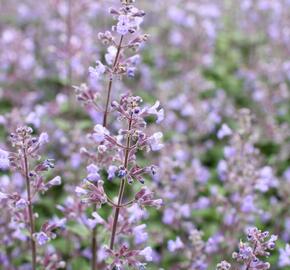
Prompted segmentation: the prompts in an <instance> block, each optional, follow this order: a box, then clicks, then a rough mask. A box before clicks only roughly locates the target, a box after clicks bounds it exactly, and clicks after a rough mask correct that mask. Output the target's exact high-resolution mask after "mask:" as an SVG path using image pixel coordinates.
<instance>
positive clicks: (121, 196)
mask: <svg viewBox="0 0 290 270" xmlns="http://www.w3.org/2000/svg"><path fill="white" fill-rule="evenodd" d="M131 128H132V118H130V119H129V127H128V132H129V133H128V136H127V143H126V150H125V159H124V167H125V169H126V170H127V169H128V163H129V153H130V141H131V134H130V131H131ZM125 186H126V178H122V180H121V185H120V189H119V195H118V204H117V206H118V207H117V208H116V209H115V214H114V221H113V228H112V234H111V241H110V249H111V250H113V249H114V243H115V237H116V231H117V226H118V219H119V213H120V208H121V205H122V201H123V196H124V191H125Z"/></svg>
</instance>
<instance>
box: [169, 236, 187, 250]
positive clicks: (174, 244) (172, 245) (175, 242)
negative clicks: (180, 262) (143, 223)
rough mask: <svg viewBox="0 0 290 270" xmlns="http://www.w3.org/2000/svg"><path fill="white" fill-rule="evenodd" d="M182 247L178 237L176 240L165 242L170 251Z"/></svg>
mask: <svg viewBox="0 0 290 270" xmlns="http://www.w3.org/2000/svg"><path fill="white" fill-rule="evenodd" d="M183 247H184V244H183V242H182V241H181V239H180V238H179V237H177V238H176V240H169V241H168V243H167V248H168V250H169V251H170V252H175V251H176V250H178V249H182V248H183Z"/></svg>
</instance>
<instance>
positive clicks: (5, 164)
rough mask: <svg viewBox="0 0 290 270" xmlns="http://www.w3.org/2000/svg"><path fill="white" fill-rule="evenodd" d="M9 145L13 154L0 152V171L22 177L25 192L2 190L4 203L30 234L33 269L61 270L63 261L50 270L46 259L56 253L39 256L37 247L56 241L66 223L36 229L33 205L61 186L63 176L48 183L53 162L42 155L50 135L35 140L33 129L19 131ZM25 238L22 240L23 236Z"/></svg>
mask: <svg viewBox="0 0 290 270" xmlns="http://www.w3.org/2000/svg"><path fill="white" fill-rule="evenodd" d="M10 141H11V144H12V147H13V149H14V151H11V152H8V151H4V150H1V151H0V153H1V155H0V166H1V169H8V168H11V169H12V170H13V171H15V172H18V173H20V175H21V177H22V180H23V181H25V184H26V187H25V192H24V191H23V192H17V190H15V191H12V192H9V191H8V190H7V191H5V190H3V191H2V190H1V192H0V194H1V201H5V202H6V204H7V205H8V207H9V209H10V213H11V218H12V220H13V223H14V224H17V225H16V226H18V228H19V229H21V230H22V229H25V230H27V231H28V235H29V237H28V238H29V241H30V250H31V269H33V270H35V269H37V265H42V266H43V267H44V269H59V268H60V267H64V266H65V263H64V262H62V261H61V259H60V258H59V259H57V260H56V259H54V261H55V263H54V265H55V267H50V268H48V267H47V265H48V264H49V263H48V262H47V260H48V257H47V256H54V257H55V256H57V254H56V253H54V252H53V253H51V254H50V255H46V254H45V255H44V257H41V256H38V255H41V254H38V247H39V246H43V245H44V244H46V243H47V242H49V241H50V240H51V239H54V238H55V237H56V230H57V229H59V228H61V227H63V226H64V223H65V220H52V221H47V222H45V223H44V224H43V225H42V226H41V228H40V231H38V230H37V227H36V219H37V217H38V214H37V213H36V212H35V209H34V204H35V202H36V201H37V199H38V198H39V195H40V194H43V193H45V192H47V191H48V190H49V189H50V188H52V187H54V186H59V185H61V178H60V176H56V177H54V178H53V179H51V180H49V181H45V173H46V172H47V171H49V170H50V169H53V168H54V160H52V159H46V160H42V159H41V156H40V152H41V150H42V148H43V147H44V145H45V144H47V143H48V142H49V138H48V135H47V133H41V134H40V135H39V136H38V137H37V136H34V133H33V130H32V128H30V127H28V126H24V127H19V128H17V129H16V131H15V132H14V133H11V134H10ZM18 234H19V235H18V238H19V239H20V238H21V239H22V240H23V241H25V239H26V234H25V233H24V232H20V230H19V231H18ZM20 235H22V236H20Z"/></svg>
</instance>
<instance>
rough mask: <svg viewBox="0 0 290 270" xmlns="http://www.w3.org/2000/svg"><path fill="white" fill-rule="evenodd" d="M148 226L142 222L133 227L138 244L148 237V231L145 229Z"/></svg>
mask: <svg viewBox="0 0 290 270" xmlns="http://www.w3.org/2000/svg"><path fill="white" fill-rule="evenodd" d="M146 227H147V225H146V224H141V225H138V226H136V227H134V228H133V234H134V237H135V244H136V245H139V244H142V243H144V242H145V241H146V240H147V239H148V233H147V232H145V231H144V230H145V229H146Z"/></svg>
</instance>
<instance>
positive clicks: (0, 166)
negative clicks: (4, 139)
mask: <svg viewBox="0 0 290 270" xmlns="http://www.w3.org/2000/svg"><path fill="white" fill-rule="evenodd" d="M9 166H10V161H9V153H8V152H6V151H4V150H2V149H0V170H6V169H8V168H9Z"/></svg>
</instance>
